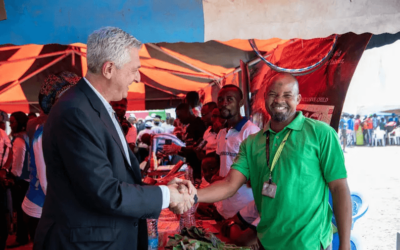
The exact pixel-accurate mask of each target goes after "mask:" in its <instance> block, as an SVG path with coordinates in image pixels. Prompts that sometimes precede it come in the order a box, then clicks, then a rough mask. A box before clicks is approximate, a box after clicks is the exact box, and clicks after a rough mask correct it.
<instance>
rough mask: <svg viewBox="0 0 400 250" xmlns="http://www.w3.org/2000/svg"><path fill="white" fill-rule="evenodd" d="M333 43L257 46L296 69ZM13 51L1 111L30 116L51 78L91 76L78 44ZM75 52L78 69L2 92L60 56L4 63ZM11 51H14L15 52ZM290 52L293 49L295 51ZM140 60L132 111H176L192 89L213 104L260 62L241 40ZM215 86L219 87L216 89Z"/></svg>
mask: <svg viewBox="0 0 400 250" xmlns="http://www.w3.org/2000/svg"><path fill="white" fill-rule="evenodd" d="M353 35H354V34H353ZM355 36H356V35H355ZM332 41H333V36H330V37H327V38H318V39H311V40H301V39H292V40H283V39H276V38H274V39H269V40H256V45H257V47H258V49H259V50H260V52H261V53H263V54H269V55H270V57H269V58H268V60H270V61H274V62H279V66H281V67H286V68H291V67H294V66H296V67H300V66H301V67H303V66H309V65H312V64H314V63H316V62H317V61H318V60H319V59H320V58H322V57H323V56H324V55H325V54H327V53H328V51H329V48H330V47H331V45H332ZM349 42H351V40H350V41H349ZM316 44H317V45H318V46H317V47H318V50H315V49H314V50H312V51H310V50H307V48H308V47H310V46H316ZM10 48H11V49H9V50H7V49H6V48H5V47H3V48H0V73H3V74H1V75H2V76H3V75H4V76H6V77H2V78H1V79H0V110H5V111H7V112H11V111H16V109H17V108H19V110H22V111H25V112H28V111H29V107H28V104H34V103H37V93H38V92H39V88H40V84H41V82H42V81H43V79H44V78H45V77H46V76H47V75H48V74H51V73H53V74H54V73H59V72H60V71H64V70H69V71H72V72H74V73H76V74H78V75H80V76H83V75H84V74H85V73H86V64H87V63H86V58H85V57H84V56H85V52H86V48H85V45H84V44H74V46H72V45H71V46H64V45H55V44H52V45H45V46H42V45H25V46H19V47H10ZM71 48H75V49H76V50H77V51H80V52H81V54H82V55H83V56H80V55H78V54H76V55H75V66H72V62H71V61H72V60H71V57H70V56H68V57H66V58H64V59H63V60H61V61H60V62H58V63H57V64H55V65H53V66H51V67H49V68H48V69H46V70H44V71H43V72H41V73H40V74H38V75H35V76H34V77H32V78H30V79H28V80H27V81H25V82H24V83H22V84H21V85H19V84H16V85H15V86H14V87H13V88H11V89H9V90H7V91H6V92H4V93H2V90H3V91H4V90H5V89H6V88H7V87H6V86H7V85H10V84H12V83H13V82H14V81H15V80H17V79H21V78H23V76H26V75H29V73H32V72H34V71H35V70H37V69H39V68H40V67H43V65H46V64H47V63H48V62H49V61H51V60H54V57H46V58H40V59H36V60H35V59H32V60H25V61H21V62H17V63H9V64H2V61H3V62H4V61H9V60H14V59H15V58H24V57H25V58H27V57H31V56H37V55H44V54H46V53H53V52H60V51H63V50H69V49H71ZM293 48H296V49H293ZM10 51H14V54H13V53H12V52H10ZM285 51H291V53H286V52H285ZM293 51H296V53H293ZM315 53H318V56H315V55H314V54H315ZM139 56H140V59H141V62H142V68H141V69H140V73H141V83H139V84H132V85H131V86H130V89H129V93H128V101H129V102H128V105H129V107H128V109H129V110H144V109H150V108H151V109H156V108H170V107H174V105H176V103H178V102H180V101H181V99H182V98H183V97H184V96H185V95H186V93H187V92H188V91H199V92H200V93H202V94H203V98H204V100H208V101H210V100H212V97H210V95H212V93H214V94H215V92H216V87H218V85H219V84H236V85H238V86H241V82H240V77H239V76H238V73H237V72H236V73H234V74H231V73H232V72H234V70H235V69H236V68H237V67H238V66H239V65H240V60H243V61H244V62H249V61H252V60H254V59H256V58H257V57H256V55H255V53H254V52H253V51H252V50H251V47H250V46H249V45H248V41H247V40H240V39H235V40H232V41H227V42H220V41H209V42H206V43H176V44H171V43H158V44H145V45H144V46H143V47H142V49H141V50H140V52H139ZM20 64H21V66H20ZM10 65H11V66H10ZM10 67H11V68H10ZM7 69H8V70H7ZM215 81H216V82H215ZM220 82H221V83H220ZM210 83H216V84H215V85H214V86H213V87H210ZM14 84H15V83H14ZM260 84H262V82H257V81H253V84H252V85H251V91H254V90H256V89H258V88H259V87H260ZM3 97H7V98H8V99H7V98H3ZM13 102H14V103H15V102H17V104H18V105H14V106H13V105H11V104H13ZM31 110H32V109H31ZM32 111H33V110H32Z"/></svg>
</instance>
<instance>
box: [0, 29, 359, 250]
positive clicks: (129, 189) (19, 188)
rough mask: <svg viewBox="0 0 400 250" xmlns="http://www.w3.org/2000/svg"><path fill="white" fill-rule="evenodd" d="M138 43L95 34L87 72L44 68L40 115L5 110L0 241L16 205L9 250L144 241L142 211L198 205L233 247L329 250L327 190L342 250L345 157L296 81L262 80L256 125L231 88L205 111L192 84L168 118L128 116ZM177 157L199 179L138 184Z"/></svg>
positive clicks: (346, 215) (132, 245)
mask: <svg viewBox="0 0 400 250" xmlns="http://www.w3.org/2000/svg"><path fill="white" fill-rule="evenodd" d="M140 47H141V43H140V42H139V41H138V40H137V39H135V38H134V37H133V36H131V35H129V34H127V33H126V32H124V31H122V30H120V29H118V28H113V27H106V28H102V29H100V30H98V31H95V32H93V33H92V34H91V35H90V36H89V38H88V41H87V62H88V64H87V65H88V73H87V74H86V76H85V77H82V78H80V77H77V76H76V75H75V74H73V73H69V72H63V73H60V74H57V75H50V76H49V77H48V78H47V79H46V80H45V81H44V82H43V84H42V86H41V89H40V92H39V98H38V101H39V105H40V108H41V112H40V116H39V117H35V116H33V115H32V119H30V120H28V119H29V118H28V116H27V115H26V114H24V113H23V112H15V113H13V114H11V117H10V126H11V134H10V137H9V136H8V135H6V134H5V133H4V132H1V135H2V136H1V138H0V139H1V141H0V147H1V149H2V151H0V156H1V158H0V163H1V176H0V180H1V194H0V195H1V197H0V198H1V209H2V210H1V214H0V217H1V224H0V227H1V228H0V249H4V247H5V244H6V240H7V235H8V231H9V228H8V227H7V225H9V224H10V223H9V220H10V213H11V214H12V211H16V213H17V237H16V242H15V243H13V244H12V245H10V246H8V247H9V248H12V247H17V246H20V245H24V244H27V243H28V242H29V241H30V240H31V241H34V249H78V248H79V249H128V248H129V249H147V230H146V219H149V218H157V217H158V216H159V215H160V212H161V210H162V209H166V208H169V209H170V210H171V211H173V212H174V213H176V214H182V213H184V212H186V211H188V210H189V209H190V208H191V207H192V206H193V205H195V204H196V203H197V202H199V203H200V205H199V209H198V213H199V214H201V215H202V216H209V217H211V218H213V219H215V220H220V221H223V230H222V231H223V232H225V235H226V236H227V237H229V238H230V239H231V241H233V242H234V243H237V244H239V245H248V246H250V245H251V246H253V247H254V248H256V249H302V250H303V249H304V250H305V249H315V250H320V249H322V250H326V249H331V242H332V232H331V220H332V209H331V208H330V207H329V204H328V197H329V191H330V193H331V195H332V199H333V209H334V211H335V216H336V221H337V225H338V232H339V235H340V249H343V250H344V249H345V250H349V249H350V228H351V200H350V193H349V189H348V186H347V181H346V177H347V173H346V169H345V166H344V157H343V153H342V151H341V147H340V144H339V142H338V140H337V135H336V132H335V131H334V129H333V128H331V127H330V126H328V125H327V124H325V123H322V122H319V121H315V120H312V119H309V118H306V117H304V116H303V115H302V113H301V112H297V111H296V107H297V105H298V104H299V103H300V101H301V94H300V93H299V86H298V82H297V80H296V78H295V77H293V76H292V75H290V74H285V73H277V74H275V75H274V76H272V77H271V79H266V81H267V82H268V83H269V84H268V85H267V84H266V83H265V86H267V88H266V89H265V95H264V97H265V108H266V110H267V111H268V113H269V114H270V115H271V118H270V120H269V121H268V123H267V124H266V126H265V127H264V128H263V129H260V128H259V127H258V126H256V125H255V124H253V122H252V121H250V120H248V119H247V118H246V117H243V116H242V115H241V113H240V108H241V106H243V104H244V103H243V102H244V99H243V92H242V90H241V89H240V88H239V87H237V86H236V85H225V86H223V87H222V88H221V89H220V91H219V93H218V98H217V101H216V102H209V103H205V104H204V105H202V107H201V108H200V103H199V96H198V93H196V92H189V93H188V94H187V95H186V97H185V99H184V100H183V102H182V103H181V104H179V105H178V106H177V107H176V109H175V112H176V118H177V119H175V120H174V119H172V118H168V119H166V121H163V120H162V117H160V116H153V117H151V116H149V117H146V118H145V119H143V120H137V119H136V118H135V117H133V116H132V117H131V116H128V117H127V114H126V111H127V106H128V100H127V99H126V97H127V91H128V87H129V85H130V84H132V83H133V84H134V82H139V81H140V74H139V71H138V69H139V67H140V60H139V53H138V51H139V49H140ZM0 131H2V130H0ZM10 138H11V140H10ZM180 160H183V161H185V162H187V163H188V165H189V166H190V168H192V169H193V177H194V183H192V182H191V181H189V180H182V179H177V178H176V179H173V180H172V181H171V182H169V183H168V184H167V185H159V186H153V185H145V184H144V183H143V182H142V178H143V177H144V176H145V175H146V174H147V173H148V172H150V171H153V170H155V169H156V168H157V166H158V165H163V164H164V165H173V164H176V163H177V162H179V161H180ZM10 193H11V195H9V194H10ZM10 196H12V198H10Z"/></svg>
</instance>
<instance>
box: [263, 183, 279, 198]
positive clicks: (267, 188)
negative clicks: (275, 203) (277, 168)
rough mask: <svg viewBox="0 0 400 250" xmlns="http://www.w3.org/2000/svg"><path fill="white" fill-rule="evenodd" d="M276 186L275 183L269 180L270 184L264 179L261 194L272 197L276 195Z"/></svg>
mask: <svg viewBox="0 0 400 250" xmlns="http://www.w3.org/2000/svg"><path fill="white" fill-rule="evenodd" d="M276 188H277V186H276V184H275V183H273V182H271V184H270V183H269V182H268V181H266V182H264V185H263V189H262V192H261V194H262V195H264V196H267V197H270V198H272V199H273V198H275V195H276Z"/></svg>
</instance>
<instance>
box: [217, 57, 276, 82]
mask: <svg viewBox="0 0 400 250" xmlns="http://www.w3.org/2000/svg"><path fill="white" fill-rule="evenodd" d="M271 55H272V54H267V55H266V56H264V58H265V59H267V58H268V57H270V56H271ZM259 61H261V59H260V58H256V59H254V60H252V61H250V62H249V63H248V64H247V66H248V67H249V66H253V65H254V64H257V63H258V62H259ZM241 70H242V69H241V68H240V66H239V67H237V68H236V69H235V70H233V71H232V72H229V73H228V74H226V75H224V76H223V77H222V78H225V77H228V76H230V75H233V74H236V73H239V72H240V71H241Z"/></svg>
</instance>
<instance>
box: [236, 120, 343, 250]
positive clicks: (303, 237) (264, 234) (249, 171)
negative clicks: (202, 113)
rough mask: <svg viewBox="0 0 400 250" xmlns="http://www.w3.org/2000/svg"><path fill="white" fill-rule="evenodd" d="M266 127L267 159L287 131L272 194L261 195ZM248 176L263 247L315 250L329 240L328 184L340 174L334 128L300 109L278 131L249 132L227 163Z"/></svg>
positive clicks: (340, 154)
mask: <svg viewBox="0 0 400 250" xmlns="http://www.w3.org/2000/svg"><path fill="white" fill-rule="evenodd" d="M267 130H269V131H270V162H271V163H272V160H273V158H274V156H275V153H276V151H277V149H278V147H279V145H280V143H281V141H282V140H283V138H284V137H285V135H286V134H287V133H288V132H289V130H292V133H291V134H290V136H289V138H288V140H287V142H286V144H285V147H284V149H283V151H282V154H281V157H280V158H279V160H278V162H277V164H276V165H275V169H274V170H273V172H272V180H273V182H274V183H276V184H277V190H276V196H275V198H274V199H272V198H269V197H266V196H263V195H262V194H261V190H262V186H263V183H264V182H265V181H267V180H268V178H269V173H270V170H269V168H268V166H267V165H266V151H265V148H266V147H265V145H266V133H265V132H266V131H267ZM232 169H236V170H238V171H240V172H241V173H242V174H243V175H244V176H246V178H247V179H250V180H251V186H252V189H253V194H254V200H255V202H256V205H257V209H258V211H259V212H260V217H261V220H260V223H259V224H258V227H257V232H258V237H259V239H260V241H261V243H262V245H263V246H264V248H265V249H266V250H287V249H296V250H303V249H304V250H320V249H321V244H322V246H323V247H324V248H326V247H328V246H329V244H331V241H332V228H331V220H332V210H331V208H330V206H329V203H328V200H329V189H328V183H329V182H331V181H334V180H337V179H341V178H346V177H347V173H346V168H345V165H344V157H343V152H342V149H341V147H340V143H339V139H338V136H337V133H336V131H335V130H334V129H333V128H331V127H330V126H329V125H327V124H325V123H323V122H320V121H316V120H313V119H309V118H305V117H304V116H303V114H302V113H301V112H298V113H297V116H296V118H295V119H294V120H293V121H292V122H291V123H290V124H289V125H288V126H287V127H285V128H284V129H283V130H282V131H280V132H279V133H275V132H274V131H272V130H271V129H270V128H269V124H267V126H266V128H265V129H264V130H262V131H260V132H258V133H257V134H253V135H250V136H249V137H248V138H247V139H246V140H245V141H243V143H242V144H241V145H240V151H239V154H238V156H237V158H236V159H235V163H234V164H233V165H232Z"/></svg>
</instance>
